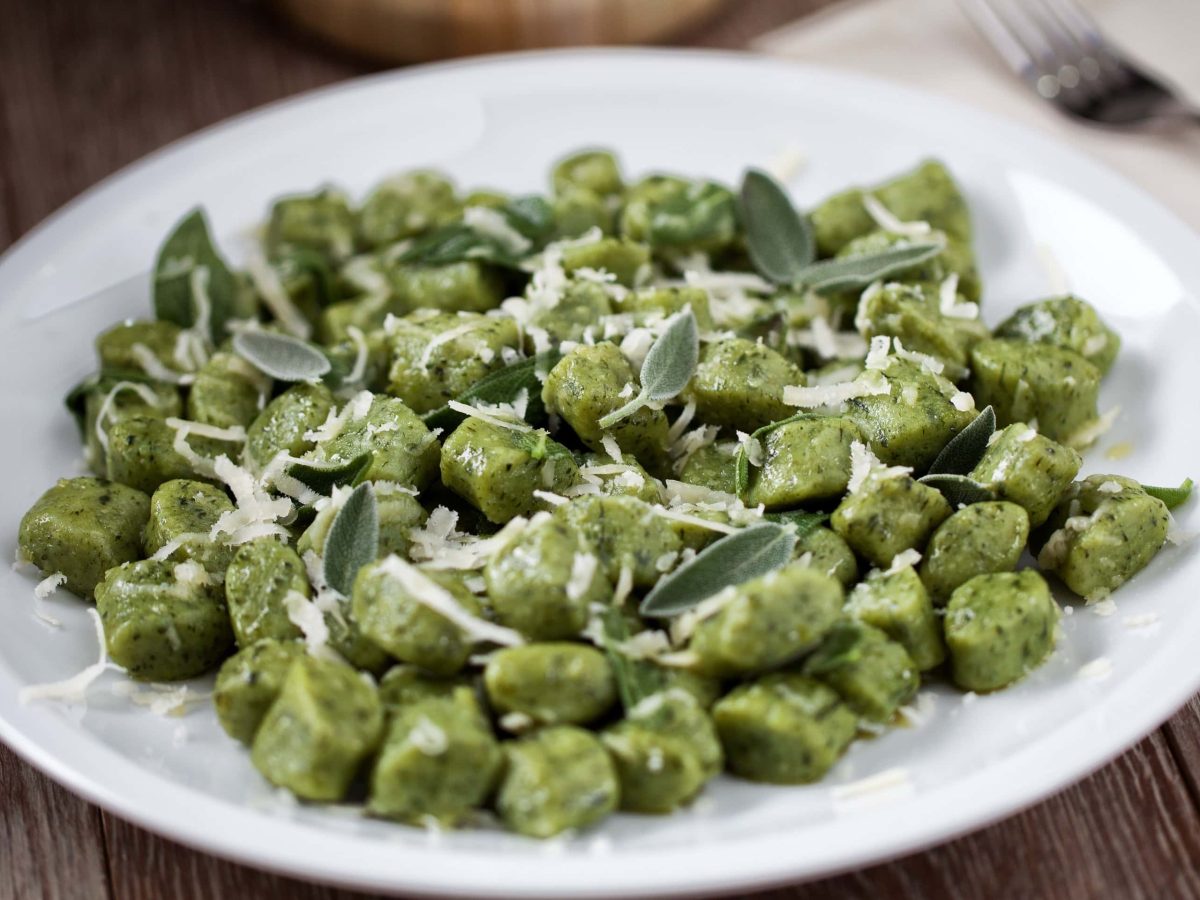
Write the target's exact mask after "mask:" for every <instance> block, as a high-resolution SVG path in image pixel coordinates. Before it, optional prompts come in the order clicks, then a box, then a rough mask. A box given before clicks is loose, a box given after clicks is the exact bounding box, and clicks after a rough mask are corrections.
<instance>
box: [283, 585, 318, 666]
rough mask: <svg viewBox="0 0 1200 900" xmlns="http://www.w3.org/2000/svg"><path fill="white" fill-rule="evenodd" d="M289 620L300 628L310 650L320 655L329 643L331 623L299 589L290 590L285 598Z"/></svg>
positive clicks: (285, 607)
mask: <svg viewBox="0 0 1200 900" xmlns="http://www.w3.org/2000/svg"><path fill="white" fill-rule="evenodd" d="M283 608H284V610H285V611H286V612H287V617H288V621H289V622H291V623H292V624H293V625H295V626H296V627H297V628H299V629H300V633H301V634H302V635H304V644H305V646H306V647H307V648H308V652H309V653H310V654H312V655H314V656H316V655H320V653H321V651H323V650H324V649H325V647H326V645H327V644H328V643H329V624H328V623H327V622H326V621H325V615H324V613H322V612H321V610H320V609H318V608H317V605H316V604H315V603H314V602H313V601H312V600H310V599H308V598H307V597H305V596H304V595H303V594H301V593H300V592H299V591H288V592H287V594H286V595H285V596H284V598H283Z"/></svg>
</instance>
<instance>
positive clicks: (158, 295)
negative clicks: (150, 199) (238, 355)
mask: <svg viewBox="0 0 1200 900" xmlns="http://www.w3.org/2000/svg"><path fill="white" fill-rule="evenodd" d="M237 292H238V283H237V278H236V277H235V276H234V274H233V272H232V271H230V269H229V266H228V265H227V264H226V262H225V260H224V259H223V258H222V257H221V255H220V253H218V252H217V248H216V246H215V245H214V244H213V240H212V236H211V234H210V233H209V230H208V220H207V219H206V218H205V216H204V211H203V210H202V209H200V208H199V207H197V208H196V209H193V210H192V211H191V212H190V213H188V214H187V215H186V216H184V217H183V219H181V220H180V221H179V223H178V224H176V226H175V227H174V228H173V229H172V230H171V233H170V234H169V235H168V236H167V239H166V240H165V241H164V242H163V244H162V246H161V247H160V248H159V251H158V258H157V260H156V261H155V263H154V314H155V315H156V316H157V317H158V318H159V319H162V320H164V321H167V322H174V323H175V324H176V325H179V326H180V327H182V328H191V327H192V326H193V325H194V324H195V323H196V317H197V315H198V314H200V313H202V312H205V310H203V309H202V307H203V304H204V302H205V300H204V298H207V303H208V309H207V314H208V321H209V330H210V332H211V337H212V340H213V342H214V343H216V342H219V341H220V340H222V339H223V338H224V337H225V331H226V328H225V326H226V323H227V322H228V321H229V319H230V318H232V317H233V316H234V315H235V312H236V310H237ZM198 295H199V296H198Z"/></svg>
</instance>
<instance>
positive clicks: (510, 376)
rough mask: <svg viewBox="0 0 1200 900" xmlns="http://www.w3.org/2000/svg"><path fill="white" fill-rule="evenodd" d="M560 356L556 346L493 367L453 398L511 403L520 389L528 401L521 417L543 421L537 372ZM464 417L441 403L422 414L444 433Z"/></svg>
mask: <svg viewBox="0 0 1200 900" xmlns="http://www.w3.org/2000/svg"><path fill="white" fill-rule="evenodd" d="M560 359H562V354H561V353H560V352H559V351H557V350H547V351H545V352H544V353H539V354H538V355H537V356H531V357H529V358H528V359H523V360H521V361H520V362H515V363H513V364H512V365H511V366H505V367H504V368H503V369H497V370H496V371H495V372H492V373H491V374H490V375H485V376H484V377H483V378H481V379H479V380H478V381H477V382H475V383H474V384H473V385H471V386H470V387H469V388H467V389H466V390H465V391H463V392H462V393H461V394H459V395H458V396H457V397H455V398H454V399H455V400H457V401H458V402H459V403H467V404H474V403H512V402H513V401H514V400H516V399H517V395H518V394H520V393H521V391H522V389H524V390H526V391H528V396H529V403H528V405H527V406H526V407H525V421H526V422H528V423H529V424H530V425H533V426H534V427H535V428H537V427H541V426H542V425H544V424H545V423H546V419H547V416H546V405H545V403H543V402H542V381H541V379H540V378H538V374H539V373H541V374H543V375H544V374H545V373H546V372H549V371H550V370H551V369H552V368H554V366H555V364H556V363H557V362H558V361H559V360H560ZM464 418H466V417H465V416H464V415H463V414H462V413H460V412H458V410H454V409H451V408H450V407H449V406H443V407H441V408H440V409H435V410H434V411H433V412H430V413H427V414H426V415H425V425H426V427H428V428H442V429H444V430H445V431H446V432H447V433H448V432H451V431H453V430H454V429H455V428H457V427H458V426H459V425H460V424H461V423H462V420H463V419H464Z"/></svg>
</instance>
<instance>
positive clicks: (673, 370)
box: [600, 307, 700, 428]
mask: <svg viewBox="0 0 1200 900" xmlns="http://www.w3.org/2000/svg"><path fill="white" fill-rule="evenodd" d="M699 361H700V332H699V329H698V328H697V326H696V317H695V315H693V313H692V310H691V307H688V308H687V309H685V310H684V311H683V312H681V313H676V314H675V315H674V316H673V317H672V318H671V322H670V324H669V325H668V326H667V327H666V330H664V331H663V333H662V334H660V335H659V336H658V340H656V341H655V342H654V344H653V345H652V346H651V347H650V352H649V353H647V354H646V359H645V360H644V361H643V362H642V374H641V382H642V389H641V390H640V391H639V392H638V394H637V396H636V397H634V398H633V399H632V400H630V401H629V402H628V403H626V404H625V405H624V406H622V407H621V408H620V409H617V410H614V411H613V412H610V413H609V414H608V415H606V416H604V417H603V418H602V419H600V427H601V428H610V427H612V426H613V425H615V424H616V423H617V422H620V421H621V420H622V419H624V418H627V417H628V416H631V415H633V414H634V413H635V412H637V411H638V410H639V409H641V408H642V407H643V406H645V405H646V404H647V403H663V402H665V401H667V400H670V399H671V398H673V397H675V396H676V395H677V394H678V393H679V392H680V391H682V390H683V389H684V388H685V387H687V383H688V382H689V381H691V380H692V374H693V373H694V372H695V371H696V364H697V363H698V362H699Z"/></svg>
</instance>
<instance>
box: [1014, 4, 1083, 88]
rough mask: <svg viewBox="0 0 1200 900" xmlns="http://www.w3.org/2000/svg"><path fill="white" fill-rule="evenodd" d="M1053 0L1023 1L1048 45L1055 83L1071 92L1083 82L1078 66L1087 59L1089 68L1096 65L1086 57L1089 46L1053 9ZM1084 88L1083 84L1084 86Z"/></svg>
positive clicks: (1028, 13)
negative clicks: (1089, 62) (1050, 49)
mask: <svg viewBox="0 0 1200 900" xmlns="http://www.w3.org/2000/svg"><path fill="white" fill-rule="evenodd" d="M1056 4H1057V0H1026V4H1025V7H1026V14H1027V15H1028V16H1029V17H1030V19H1032V20H1033V21H1034V22H1035V23H1036V27H1037V28H1039V30H1040V32H1041V34H1042V37H1043V39H1044V40H1045V41H1046V43H1047V44H1048V45H1049V46H1050V47H1051V48H1052V52H1053V56H1054V62H1055V72H1054V75H1055V77H1056V78H1057V79H1058V84H1059V86H1060V87H1061V88H1063V89H1064V90H1066V91H1072V90H1074V89H1075V88H1077V87H1079V86H1080V83H1081V82H1082V81H1084V80H1085V79H1084V77H1083V75H1082V73H1081V69H1080V67H1081V65H1082V64H1083V63H1084V61H1085V60H1091V62H1092V64H1093V65H1092V66H1091V67H1090V68H1091V69H1094V70H1097V74H1098V69H1099V66H1098V64H1097V63H1096V62H1095V60H1094V59H1093V58H1092V57H1091V56H1089V53H1090V52H1091V51H1090V48H1088V47H1087V46H1085V45H1084V44H1083V43H1082V41H1081V40H1080V38H1079V37H1078V36H1077V35H1076V33H1075V31H1074V29H1073V27H1072V26H1069V25H1067V24H1066V23H1064V22H1063V21H1062V19H1061V18H1060V17H1059V15H1058V13H1057V11H1056V10H1055V5H1056ZM1084 89H1085V90H1086V89H1087V86H1085V88H1084Z"/></svg>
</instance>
